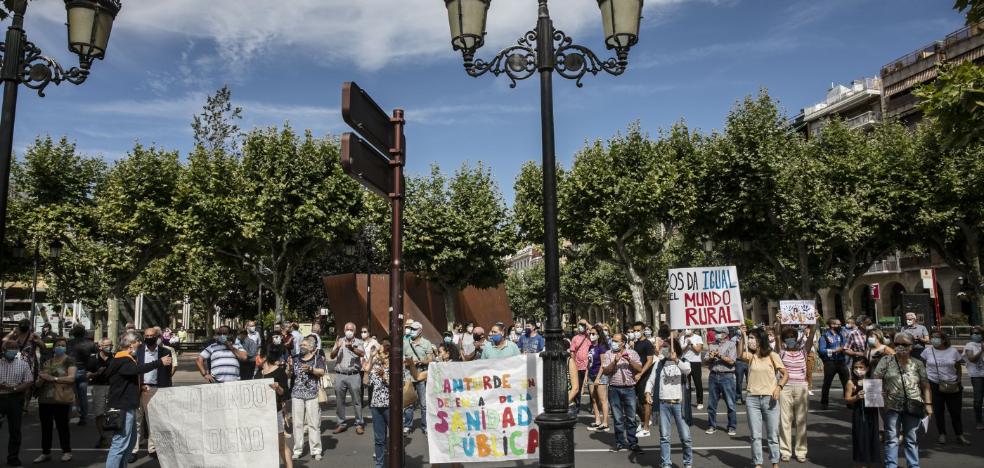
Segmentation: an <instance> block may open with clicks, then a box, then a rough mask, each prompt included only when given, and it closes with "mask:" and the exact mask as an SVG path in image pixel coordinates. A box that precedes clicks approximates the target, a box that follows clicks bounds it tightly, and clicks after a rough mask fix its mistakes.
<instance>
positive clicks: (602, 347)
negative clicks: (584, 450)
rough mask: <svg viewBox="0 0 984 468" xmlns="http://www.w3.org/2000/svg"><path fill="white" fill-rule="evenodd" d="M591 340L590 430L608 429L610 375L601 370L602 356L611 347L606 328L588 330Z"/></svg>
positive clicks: (598, 327) (588, 377) (600, 430)
mask: <svg viewBox="0 0 984 468" xmlns="http://www.w3.org/2000/svg"><path fill="white" fill-rule="evenodd" d="M588 339H589V340H590V341H591V357H590V358H588V366H587V367H588V375H587V382H588V384H589V385H590V391H591V405H592V408H591V409H592V411H593V413H594V419H595V420H594V423H592V424H589V425H588V430H589V431H598V432H606V431H608V415H609V411H608V376H607V375H605V373H604V372H601V357H602V356H603V355H604V354H605V353H607V352H608V350H609V349H610V348H609V346H608V337H607V336H605V329H603V328H601V326H600V325H595V326H594V327H593V328H591V330H590V331H589V332H588Z"/></svg>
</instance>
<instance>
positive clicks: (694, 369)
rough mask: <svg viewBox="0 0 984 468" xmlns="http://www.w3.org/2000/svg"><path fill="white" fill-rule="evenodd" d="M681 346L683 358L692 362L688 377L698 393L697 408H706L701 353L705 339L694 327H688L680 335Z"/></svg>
mask: <svg viewBox="0 0 984 468" xmlns="http://www.w3.org/2000/svg"><path fill="white" fill-rule="evenodd" d="M680 348H681V349H683V359H684V360H685V361H687V362H689V363H690V375H688V376H687V378H688V379H690V382H691V387H692V388H693V389H694V392H695V393H697V409H699V410H702V409H704V382H703V381H702V380H703V378H704V377H703V374H702V369H701V356H700V353H701V351H703V350H704V339H703V338H701V336H700V335H699V334H697V333H694V331H693V330H692V329H686V330H684V331H683V336H682V337H680Z"/></svg>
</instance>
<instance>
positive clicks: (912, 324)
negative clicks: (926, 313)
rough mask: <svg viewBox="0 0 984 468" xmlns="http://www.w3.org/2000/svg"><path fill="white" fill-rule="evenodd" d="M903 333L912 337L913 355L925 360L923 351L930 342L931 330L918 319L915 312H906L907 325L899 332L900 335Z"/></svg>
mask: <svg viewBox="0 0 984 468" xmlns="http://www.w3.org/2000/svg"><path fill="white" fill-rule="evenodd" d="M903 334H904V335H909V336H911V337H912V353H911V355H912V357H914V358H916V359H919V360H923V357H922V352H923V350H924V349H926V346H927V345H928V344H929V330H928V329H926V327H925V326H924V325H923V324H921V323H919V321H918V320H916V314H915V313H913V312H907V313H906V314H905V325H903V326H902V328H901V329H900V330H899V332H898V335H903Z"/></svg>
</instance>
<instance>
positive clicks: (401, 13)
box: [32, 0, 730, 70]
mask: <svg viewBox="0 0 984 468" xmlns="http://www.w3.org/2000/svg"><path fill="white" fill-rule="evenodd" d="M686 1H696V0H649V1H647V2H646V4H645V8H646V12H647V13H651V12H653V11H655V10H656V9H658V8H659V7H662V6H666V5H671V4H679V3H683V2H686ZM703 1H710V2H714V3H721V2H723V3H730V2H728V1H725V0H703ZM36 3H37V5H34V6H32V8H33V9H34V10H36V13H38V14H41V15H44V16H45V17H46V18H48V19H49V20H51V21H56V22H64V21H65V10H64V5H63V4H62V2H53V1H49V2H36ZM550 6H551V16H552V17H553V19H554V24H555V26H556V27H557V28H559V29H562V30H564V31H565V32H567V33H569V34H575V33H578V32H583V31H591V32H600V30H601V20H600V18H601V15H600V14H599V12H598V3H597V0H554V1H553V2H552V3H551V4H550ZM536 8H537V4H536V2H535V1H533V0H494V1H493V2H492V7H491V9H490V11H489V25H488V30H489V34H488V38H487V41H486V44H487V47H488V48H490V49H491V48H493V47H504V46H506V45H508V44H511V43H513V42H514V41H515V40H516V39H517V38H518V37H519V36H520V35H521V34H522V33H524V32H525V31H527V30H528V29H531V28H532V27H533V26H534V25H535V22H536ZM653 16H654V17H655V16H657V15H653ZM114 27H115V28H117V29H116V31H117V32H116V33H115V34H120V31H123V32H125V33H135V34H148V33H151V32H157V33H162V34H165V35H179V36H185V37H187V38H189V39H191V40H197V39H207V40H214V41H215V43H216V45H217V54H218V55H219V57H220V58H221V59H222V60H223V61H224V62H225V63H226V65H231V66H236V67H244V66H246V64H248V63H249V62H250V61H252V60H253V59H255V58H257V57H258V56H259V55H260V54H261V53H264V52H270V53H277V51H278V49H281V48H283V47H290V48H293V49H296V50H298V51H299V52H301V53H302V54H305V55H306V56H310V57H311V58H313V59H316V60H320V61H322V62H326V63H335V62H342V63H348V64H354V65H356V66H358V67H360V68H364V69H370V70H373V69H378V68H381V67H383V66H384V65H386V64H387V63H390V62H394V61H408V60H412V59H420V58H430V57H435V56H441V55H448V54H450V53H451V47H450V38H449V33H448V25H447V11H446V9H445V6H444V2H443V1H442V0H281V1H280V2H270V1H269V0H167V1H150V0H129V1H125V2H124V6H123V10H122V12H121V13H120V15H119V17H118V18H117V21H116V25H115V26H114ZM587 45H591V44H587ZM593 46H594V47H596V48H600V47H601V44H596V45H593Z"/></svg>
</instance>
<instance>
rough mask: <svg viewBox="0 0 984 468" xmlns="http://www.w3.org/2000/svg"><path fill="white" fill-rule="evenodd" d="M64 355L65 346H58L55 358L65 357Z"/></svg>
mask: <svg viewBox="0 0 984 468" xmlns="http://www.w3.org/2000/svg"><path fill="white" fill-rule="evenodd" d="M64 355H65V347H64V346H56V347H55V356H64Z"/></svg>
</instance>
